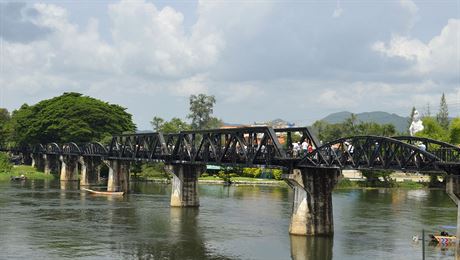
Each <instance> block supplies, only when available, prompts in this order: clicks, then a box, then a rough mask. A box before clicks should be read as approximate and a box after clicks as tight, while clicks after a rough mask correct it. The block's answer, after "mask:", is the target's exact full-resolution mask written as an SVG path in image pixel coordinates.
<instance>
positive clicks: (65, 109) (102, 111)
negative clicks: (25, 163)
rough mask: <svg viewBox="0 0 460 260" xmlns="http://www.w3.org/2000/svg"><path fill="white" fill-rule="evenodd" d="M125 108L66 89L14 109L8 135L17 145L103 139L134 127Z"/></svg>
mask: <svg viewBox="0 0 460 260" xmlns="http://www.w3.org/2000/svg"><path fill="white" fill-rule="evenodd" d="M125 110H126V109H125V108H123V107H121V106H119V105H114V104H109V103H107V102H103V101H100V100H97V99H95V98H92V97H88V96H83V95H81V94H79V93H64V94H63V95H61V96H58V97H55V98H51V99H47V100H43V101H41V102H39V103H37V104H35V105H33V106H29V105H27V104H24V105H23V106H22V107H21V108H20V109H18V110H16V111H14V112H13V114H12V117H11V120H10V121H9V123H8V124H9V126H8V129H9V131H10V133H9V139H10V141H11V142H13V143H15V144H17V145H24V144H33V143H49V142H57V143H64V142H90V141H100V140H102V139H104V138H106V137H107V136H110V135H113V134H121V133H123V132H126V131H135V129H136V126H135V125H134V123H133V121H132V118H131V114H129V113H127V112H126V111H125Z"/></svg>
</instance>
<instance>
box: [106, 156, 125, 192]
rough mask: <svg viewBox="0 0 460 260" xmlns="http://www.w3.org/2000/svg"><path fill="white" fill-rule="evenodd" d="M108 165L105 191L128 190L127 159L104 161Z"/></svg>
mask: <svg viewBox="0 0 460 260" xmlns="http://www.w3.org/2000/svg"><path fill="white" fill-rule="evenodd" d="M104 162H105V163H106V164H107V166H108V167H109V180H108V182H107V191H124V192H129V161H123V160H108V161H104Z"/></svg>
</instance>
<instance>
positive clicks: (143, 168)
mask: <svg viewBox="0 0 460 260" xmlns="http://www.w3.org/2000/svg"><path fill="white" fill-rule="evenodd" d="M164 167H165V165H164V163H144V164H141V165H137V166H136V167H135V168H138V169H136V171H132V172H133V173H135V174H134V178H135V179H137V180H146V179H168V180H169V179H171V176H170V174H168V173H167V172H166V171H165V168H164Z"/></svg>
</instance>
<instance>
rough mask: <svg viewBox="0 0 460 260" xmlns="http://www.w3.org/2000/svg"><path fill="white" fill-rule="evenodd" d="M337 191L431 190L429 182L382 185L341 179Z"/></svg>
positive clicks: (394, 182)
mask: <svg viewBox="0 0 460 260" xmlns="http://www.w3.org/2000/svg"><path fill="white" fill-rule="evenodd" d="M335 188H336V189H356V188H398V189H424V188H429V183H427V182H414V181H403V182H396V181H392V182H391V185H386V186H385V184H382V183H381V182H380V183H379V182H369V181H352V180H350V179H345V178H343V179H341V180H340V181H339V183H337V186H336V187H335Z"/></svg>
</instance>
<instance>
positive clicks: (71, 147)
mask: <svg viewBox="0 0 460 260" xmlns="http://www.w3.org/2000/svg"><path fill="white" fill-rule="evenodd" d="M62 154H64V155H82V154H83V153H82V152H81V149H80V147H78V145H77V144H76V143H73V142H71V143H66V144H63V145H62Z"/></svg>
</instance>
